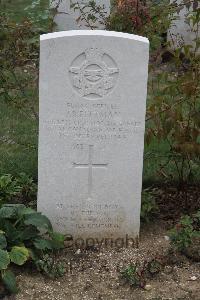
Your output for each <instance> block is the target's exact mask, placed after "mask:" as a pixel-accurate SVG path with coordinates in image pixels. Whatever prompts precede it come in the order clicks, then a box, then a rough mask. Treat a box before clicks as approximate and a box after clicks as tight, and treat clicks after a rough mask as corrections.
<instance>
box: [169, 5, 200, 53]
mask: <svg viewBox="0 0 200 300" xmlns="http://www.w3.org/2000/svg"><path fill="white" fill-rule="evenodd" d="M170 2H171V3H173V2H174V0H170ZM186 2H187V1H186ZM176 3H177V5H179V6H180V12H179V13H176V14H175V15H174V20H173V22H172V24H171V26H170V28H169V30H168V35H167V39H168V41H169V42H171V46H172V48H175V49H176V48H179V47H181V46H182V45H184V44H186V45H192V46H194V42H193V41H194V39H195V37H196V33H195V32H193V31H192V30H191V27H190V25H189V24H188V22H186V17H187V15H188V14H189V13H191V12H192V10H193V6H192V5H191V7H190V8H189V9H188V8H187V7H186V5H183V0H177V1H176ZM181 4H182V5H181ZM199 8H200V4H199ZM198 37H199V38H200V33H199V34H198Z"/></svg>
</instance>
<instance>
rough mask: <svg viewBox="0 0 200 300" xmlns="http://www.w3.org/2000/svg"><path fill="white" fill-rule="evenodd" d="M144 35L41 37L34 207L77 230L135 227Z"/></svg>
mask: <svg viewBox="0 0 200 300" xmlns="http://www.w3.org/2000/svg"><path fill="white" fill-rule="evenodd" d="M148 51H149V44H148V40H147V39H146V38H143V37H139V36H134V35H130V34H124V33H116V32H106V31H99V30H98V31H90V30H88V31H87V30H85V31H68V32H67V31H66V32H57V33H51V34H47V35H42V36H41V55H40V132H39V192H38V210H39V211H42V212H43V213H45V214H46V215H47V216H48V217H49V218H50V219H51V221H52V223H53V226H54V228H55V230H58V231H60V232H63V233H69V234H72V235H73V236H74V237H81V238H88V237H93V238H95V237H98V238H99V237H102V238H107V237H113V238H118V237H125V236H126V235H128V236H129V237H135V236H137V235H138V233H139V226H140V225H139V224H140V202H141V185H142V167H143V145H144V130H145V110H146V92H147V72H148Z"/></svg>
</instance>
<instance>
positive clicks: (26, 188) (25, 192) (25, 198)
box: [16, 173, 37, 202]
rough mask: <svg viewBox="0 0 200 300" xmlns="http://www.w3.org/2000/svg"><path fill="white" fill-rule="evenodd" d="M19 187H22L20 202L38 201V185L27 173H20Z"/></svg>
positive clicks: (18, 178) (17, 179)
mask: <svg viewBox="0 0 200 300" xmlns="http://www.w3.org/2000/svg"><path fill="white" fill-rule="evenodd" d="M16 181H17V183H18V185H19V186H20V187H21V191H20V196H19V198H20V200H21V201H22V202H29V201H31V200H33V199H36V193H37V185H36V183H35V182H34V181H33V178H32V177H30V176H28V175H27V174H25V173H20V174H19V176H18V177H17V178H16Z"/></svg>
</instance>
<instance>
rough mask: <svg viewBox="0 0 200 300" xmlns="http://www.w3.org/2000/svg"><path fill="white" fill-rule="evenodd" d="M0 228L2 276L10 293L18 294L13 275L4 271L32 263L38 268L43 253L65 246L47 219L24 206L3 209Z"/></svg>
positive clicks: (15, 205) (8, 205) (0, 214)
mask: <svg viewBox="0 0 200 300" xmlns="http://www.w3.org/2000/svg"><path fill="white" fill-rule="evenodd" d="M0 228H1V231H0V270H1V276H2V281H3V282H4V283H5V285H6V287H7V288H8V289H9V290H10V291H11V292H13V291H14V290H15V291H17V287H16V283H15V281H14V280H13V275H12V273H11V272H10V271H7V270H8V268H9V266H10V264H11V263H14V264H16V265H18V266H22V265H24V264H25V263H26V262H27V261H28V260H32V261H33V263H35V265H36V266H37V265H38V261H39V260H40V257H43V255H44V254H45V253H47V252H48V251H55V250H58V249H61V248H63V247H64V236H63V235H61V234H59V233H55V232H53V229H52V225H51V223H50V221H49V219H48V218H47V217H46V216H44V215H42V214H41V213H38V212H36V211H34V210H33V209H31V208H26V206H25V205H23V204H7V205H3V206H2V208H1V209H0ZM49 268H50V266H49ZM4 270H6V272H4ZM52 272H55V273H56V271H55V270H54V271H52ZM57 272H58V271H57Z"/></svg>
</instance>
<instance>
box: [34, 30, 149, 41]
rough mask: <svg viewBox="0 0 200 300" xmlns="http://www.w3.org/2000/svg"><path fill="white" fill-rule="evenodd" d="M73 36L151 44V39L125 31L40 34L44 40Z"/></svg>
mask: <svg viewBox="0 0 200 300" xmlns="http://www.w3.org/2000/svg"><path fill="white" fill-rule="evenodd" d="M73 36H104V37H118V38H124V39H130V40H134V41H138V42H143V43H147V44H149V40H148V39H147V38H146V37H143V36H139V35H135V34H130V33H124V32H116V31H106V30H68V31H60V32H53V33H47V34H42V35H41V36H40V40H41V41H44V40H49V39H56V38H62V37H73Z"/></svg>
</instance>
